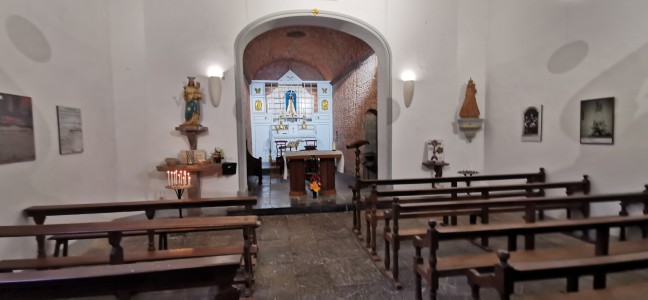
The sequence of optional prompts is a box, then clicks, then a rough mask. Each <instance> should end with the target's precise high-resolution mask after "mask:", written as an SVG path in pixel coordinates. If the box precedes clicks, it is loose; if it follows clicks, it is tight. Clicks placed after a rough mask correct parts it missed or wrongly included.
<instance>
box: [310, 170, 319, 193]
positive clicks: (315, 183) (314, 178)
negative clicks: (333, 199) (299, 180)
mask: <svg viewBox="0 0 648 300" xmlns="http://www.w3.org/2000/svg"><path fill="white" fill-rule="evenodd" d="M309 187H310V189H311V191H313V193H317V192H319V191H320V188H321V187H322V180H321V179H320V177H319V175H317V174H313V175H311V178H310V185H309Z"/></svg>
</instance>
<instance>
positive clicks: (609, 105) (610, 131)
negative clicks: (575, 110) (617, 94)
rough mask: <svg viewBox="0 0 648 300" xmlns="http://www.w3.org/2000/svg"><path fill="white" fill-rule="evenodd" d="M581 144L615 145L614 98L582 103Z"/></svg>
mask: <svg viewBox="0 0 648 300" xmlns="http://www.w3.org/2000/svg"><path fill="white" fill-rule="evenodd" d="M580 142H581V144H607V145H612V144H614V97H610V98H601V99H592V100H583V101H581V111H580Z"/></svg>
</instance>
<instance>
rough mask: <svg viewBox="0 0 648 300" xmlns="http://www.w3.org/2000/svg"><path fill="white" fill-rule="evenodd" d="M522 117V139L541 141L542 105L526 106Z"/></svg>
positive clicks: (525, 140) (524, 140)
mask: <svg viewBox="0 0 648 300" xmlns="http://www.w3.org/2000/svg"><path fill="white" fill-rule="evenodd" d="M523 118H524V120H523V123H522V141H523V142H540V141H542V105H539V106H530V107H527V108H526V109H525V110H524V117H523Z"/></svg>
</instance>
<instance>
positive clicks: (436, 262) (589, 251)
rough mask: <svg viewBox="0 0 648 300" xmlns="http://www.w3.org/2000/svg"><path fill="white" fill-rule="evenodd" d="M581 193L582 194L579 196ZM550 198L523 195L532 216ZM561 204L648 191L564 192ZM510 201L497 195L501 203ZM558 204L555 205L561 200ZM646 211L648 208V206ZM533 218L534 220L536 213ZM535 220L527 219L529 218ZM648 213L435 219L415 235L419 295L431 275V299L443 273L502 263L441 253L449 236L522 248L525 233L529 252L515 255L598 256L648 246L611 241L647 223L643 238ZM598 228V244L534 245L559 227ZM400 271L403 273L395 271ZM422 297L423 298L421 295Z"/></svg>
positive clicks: (642, 196)
mask: <svg viewBox="0 0 648 300" xmlns="http://www.w3.org/2000/svg"><path fill="white" fill-rule="evenodd" d="M579 198H580V199H579ZM547 199H550V198H539V199H521V200H522V201H526V202H528V203H526V206H527V213H526V216H532V215H533V214H534V213H533V210H534V209H537V207H538V206H539V205H540V204H538V203H540V202H541V201H546V200H547ZM553 199H555V200H552V201H553V202H555V203H558V202H562V201H564V202H563V204H567V202H569V201H587V199H589V200H591V201H592V202H606V201H626V202H639V203H644V205H645V204H646V203H648V193H630V194H609V195H596V196H583V197H577V196H575V197H561V198H553ZM499 201H504V200H496V201H495V202H499ZM555 203H554V204H555ZM644 212H646V207H645V206H644ZM530 220H534V219H533V218H530ZM530 220H527V222H529V221H530ZM647 222H648V216H618V217H598V218H589V219H578V220H552V221H543V222H536V223H511V224H487V225H467V226H455V227H440V228H438V227H437V226H436V225H437V223H436V221H434V220H431V221H430V222H429V226H430V228H429V229H428V230H427V234H425V235H423V236H416V237H414V247H415V251H416V256H415V257H414V274H415V278H416V287H417V294H419V295H420V288H421V279H425V280H426V281H427V282H428V286H430V296H431V299H436V292H437V289H438V284H439V278H440V277H443V276H455V275H461V274H465V272H466V271H467V270H469V269H477V270H480V271H488V270H492V266H493V265H494V264H495V263H496V261H495V257H494V256H493V255H489V253H485V254H478V255H458V256H451V257H437V254H436V253H437V250H438V249H439V243H440V242H442V241H447V240H459V239H472V238H478V237H483V236H487V237H498V236H499V237H507V238H508V250H509V251H515V250H517V237H518V236H524V237H525V251H517V252H513V253H514V254H513V258H514V259H515V260H516V261H532V260H538V259H556V258H561V257H562V258H570V257H581V256H587V255H592V256H593V255H595V254H596V255H598V254H601V253H612V254H621V253H630V252H636V251H648V241H644V240H641V241H623V242H618V243H610V241H609V228H610V227H624V226H640V227H641V228H643V229H644V230H643V232H642V233H643V237H644V238H646V237H647V236H648V234H647V232H646V230H645V229H646V226H648V223H647ZM592 229H594V230H596V237H597V239H596V245H594V246H592V245H591V244H585V245H584V246H578V247H573V248H556V249H542V250H534V248H535V243H534V242H533V241H534V239H535V238H534V236H535V234H541V233H553V232H571V231H575V230H592ZM426 247H427V248H429V249H430V254H429V258H428V259H427V260H424V259H423V257H422V256H421V250H422V248H426ZM395 275H396V276H397V273H396V274H395ZM418 299H420V298H418Z"/></svg>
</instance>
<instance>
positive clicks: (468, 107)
mask: <svg viewBox="0 0 648 300" xmlns="http://www.w3.org/2000/svg"><path fill="white" fill-rule="evenodd" d="M475 95H477V88H476V87H475V83H474V82H473V81H472V78H471V79H470V80H469V81H468V85H467V86H466V98H464V102H463V105H462V106H461V110H460V111H459V116H460V117H462V118H479V107H477V98H476V97H475Z"/></svg>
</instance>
